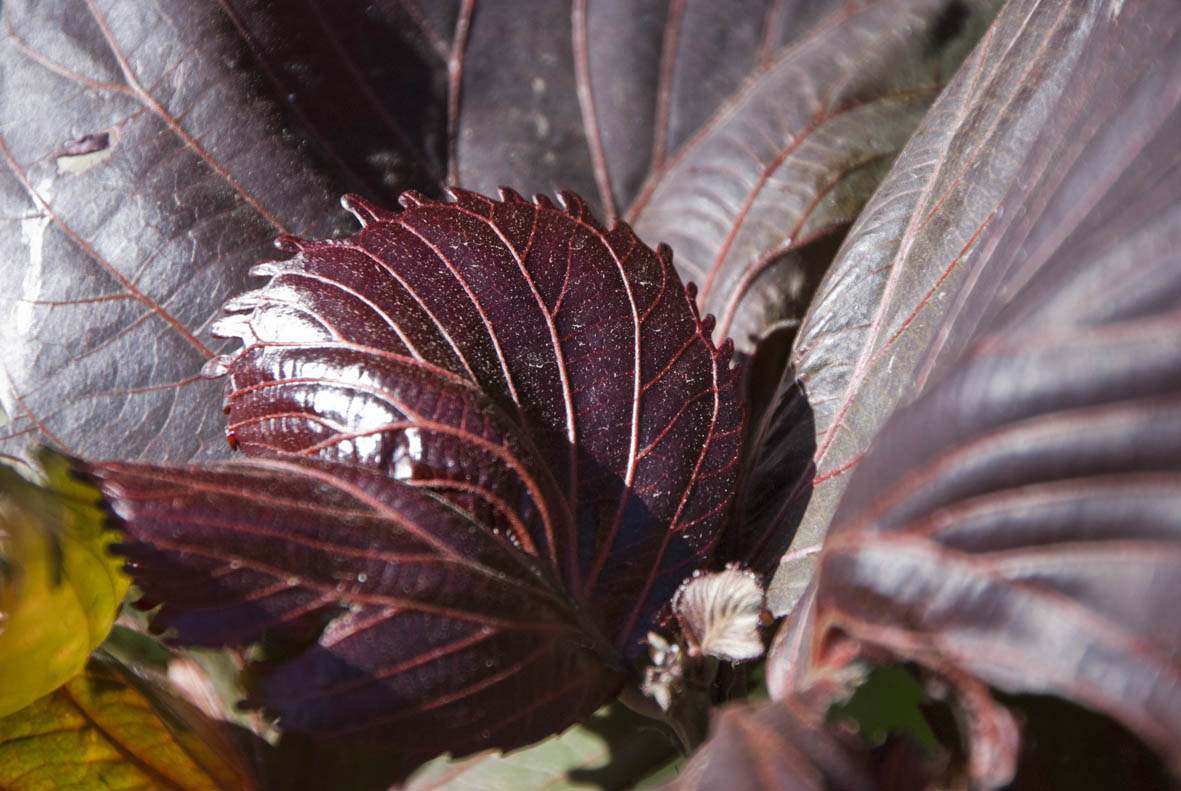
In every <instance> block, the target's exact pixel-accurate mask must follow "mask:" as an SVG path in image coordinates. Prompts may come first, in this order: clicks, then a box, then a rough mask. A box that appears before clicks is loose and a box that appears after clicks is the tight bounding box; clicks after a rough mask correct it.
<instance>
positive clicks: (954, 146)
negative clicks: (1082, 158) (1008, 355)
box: [752, 3, 1146, 613]
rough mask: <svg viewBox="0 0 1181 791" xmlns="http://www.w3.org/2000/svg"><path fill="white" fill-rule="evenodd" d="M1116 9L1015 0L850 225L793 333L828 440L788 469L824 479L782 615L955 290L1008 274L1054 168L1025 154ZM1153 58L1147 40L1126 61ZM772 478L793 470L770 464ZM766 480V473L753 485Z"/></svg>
mask: <svg viewBox="0 0 1181 791" xmlns="http://www.w3.org/2000/svg"><path fill="white" fill-rule="evenodd" d="M1020 7H1021V8H1024V7H1025V6H1020ZM1113 17H1119V14H1118V13H1116V12H1114V11H1112V10H1110V9H1107V8H1106V6H1103V5H1102V4H1094V3H1087V4H1072V3H1064V4H1041V5H1038V6H1036V8H1031V9H1030V11H1029V13H1027V14H1024V13H1017V12H1015V11H1013V10H1012V8H1010V10H1009V11H1008V12H1007V14H1006V15H1005V16H1003V17H1002V18H1001V19H1002V22H1000V23H998V24H997V25H994V27H993V28H992V29H991V30H990V31H989V33H988V34H987V35H986V36H985V37H984V39H983V40H982V42H981V43H980V45H979V46H978V47H977V48H976V50H975V52H974V53H973V54H972V55H971V57H970V58H969V59H968V60H967V61H966V62H965V64H964V66H963V67H962V68H961V69H960V71H959V72H958V73H957V75H956V77H955V79H954V80H952V82H951V83H950V84H949V85H948V87H947V89H946V91H945V92H944V93H943V95H942V96H941V97H940V99H939V101H938V102H937V103H936V104H935V106H934V107H933V108H932V110H931V112H930V113H929V114H928V115H927V116H926V118H925V119H924V121H923V123H922V124H921V125H920V127H919V129H918V131H917V132H916V133H915V135H914V137H913V138H911V140H910V142H909V143H908V144H907V147H906V149H905V150H904V151H903V153H902V155H901V156H900V157H899V159H898V161H897V162H896V164H895V166H894V168H893V170H892V171H891V173H890V175H889V176H888V177H887V178H886V180H885V181H884V182H883V184H882V186H881V188H880V189H879V190H878V192H877V193H876V194H875V196H874V198H873V199H872V200H871V201H870V203H869V204H868V205H867V207H866V209H865V211H864V212H863V213H862V214H861V216H860V217H859V219H858V221H857V223H856V224H855V225H854V227H853V228H852V229H851V230H850V232H849V236H848V238H847V239H846V241H845V243H844V245H843V246H842V249H841V252H840V253H839V255H838V257H837V260H836V261H835V262H834V264H833V268H832V270H831V271H830V272H829V274H828V275H827V276H826V278H825V280H824V281H823V283H822V284H821V286H820V288H819V289H818V292H817V297H816V300H815V301H814V302H813V304H812V305H811V307H810V308H809V312H808V315H807V317H806V318H805V321H804V325H803V327H802V328H801V330H800V332H799V334H798V336H797V337H796V341H795V346H794V349H793V352H792V360H791V361H792V363H793V365H794V367H795V373H796V374H797V375H798V380H799V381H798V383H797V382H796V381H795V380H793V379H790V378H787V379H785V380H784V382H783V384H782V386H781V394H780V396H779V398H780V405H779V409H781V410H782V411H783V412H784V413H786V414H791V412H792V410H791V408H790V402H791V401H794V400H798V399H800V398H805V397H806V398H807V400H808V403H809V404H810V405H811V407H812V408H813V410H814V418H815V424H816V425H815V427H816V451H815V457H814V464H815V469H814V470H813V469H810V468H809V467H808V465H807V464H804V463H802V462H797V463H796V464H795V465H794V469H793V470H792V471H791V475H790V476H789V477H788V483H787V488H788V489H789V490H790V489H793V488H798V487H799V486H800V485H803V483H804V482H805V480H806V478H807V477H808V476H811V478H812V481H813V483H814V488H813V492H812V497H811V500H810V501H809V503H808V506H807V510H806V512H805V514H804V516H803V521H802V523H801V524H800V526H799V528H798V530H797V532H796V534H795V537H794V540H793V543H792V545H791V548H790V551H789V552H788V553H787V555H786V556H785V558H784V562H783V564H782V565H781V566H780V569H779V571H778V572H777V573H776V576H775V578H774V580H773V582H772V585H771V588H770V590H769V596H770V600H771V602H772V607H773V609H774V610H775V611H776V612H780V613H782V612H785V611H786V610H788V609H790V607H791V605H792V604H793V603H794V602H795V601H796V600H797V599H798V597H799V595H800V593H801V592H802V591H803V587H804V585H806V584H807V581H808V579H809V578H810V576H811V574H812V570H813V568H814V564H815V553H816V552H817V551H818V550H819V543H820V541H821V540H822V538H823V536H824V532H825V530H826V529H827V527H828V524H829V522H830V520H831V518H832V514H833V512H834V510H835V509H836V506H837V503H838V501H839V499H840V495H841V492H842V491H843V490H844V487H845V483H846V481H847V480H848V473H849V471H850V470H852V469H853V468H854V467H855V466H856V465H857V463H858V462H859V460H860V459H861V458H862V456H863V454H864V453H865V452H866V450H867V448H868V447H869V444H870V441H871V439H872V438H873V436H874V435H875V433H876V432H877V430H878V429H879V427H880V426H881V425H882V423H883V422H884V421H885V419H886V418H887V417H888V416H889V415H890V413H891V412H892V411H893V410H894V409H895V407H896V406H897V405H898V404H899V403H904V402H906V401H907V400H908V399H911V398H913V397H914V396H915V394H916V393H917V392H918V390H919V388H920V387H921V385H922V383H923V381H924V380H925V379H926V376H927V372H926V371H925V370H922V369H920V361H921V360H922V359H923V355H924V353H925V351H926V349H927V348H928V347H929V346H930V345H931V343H932V340H933V339H934V338H936V335H937V333H938V332H940V329H939V328H940V326H941V321H940V319H941V317H942V316H943V315H944V314H945V313H946V312H948V311H949V310H950V311H952V312H955V311H957V310H959V309H960V307H961V306H960V305H959V304H958V303H956V302H954V301H953V297H954V296H955V294H956V293H957V291H958V290H959V289H960V288H961V286H962V285H963V284H964V283H967V282H984V281H989V282H995V280H991V281H990V280H989V277H988V276H986V275H984V274H983V273H984V271H985V270H984V269H983V268H982V264H983V262H984V261H985V260H986V258H987V254H988V249H989V248H988V245H989V244H991V242H990V241H989V240H990V239H993V238H996V237H995V234H998V233H999V231H998V230H996V229H994V226H997V228H999V225H1000V224H1001V223H1004V224H1008V223H1010V222H1012V221H1013V219H1014V218H1013V212H1014V211H1016V205H1017V204H1016V203H1015V202H1014V199H1013V197H1012V195H1013V194H1014V193H1015V192H1018V191H1020V189H1021V188H1022V185H1028V184H1029V182H1030V181H1031V180H1033V178H1034V175H1033V174H1034V173H1036V172H1041V171H1044V170H1045V169H1046V167H1047V166H1048V165H1049V166H1053V165H1054V163H1053V162H1052V160H1050V159H1049V158H1047V157H1046V154H1045V152H1044V151H1042V152H1041V153H1040V154H1038V156H1039V157H1040V159H1039V162H1040V163H1041V164H1039V165H1038V166H1037V170H1033V169H1031V166H1030V164H1029V163H1028V162H1027V156H1029V154H1030V152H1032V151H1038V150H1041V149H1044V148H1045V146H1046V143H1045V141H1046V140H1047V139H1060V136H1061V135H1062V134H1063V133H1064V130H1066V129H1068V128H1070V125H1071V124H1073V123H1075V121H1074V120H1073V119H1075V117H1076V116H1075V113H1076V111H1077V109H1078V107H1079V106H1081V100H1080V99H1079V98H1078V95H1079V91H1081V90H1082V88H1081V87H1075V86H1077V82H1076V83H1075V86H1071V85H1068V82H1069V81H1070V80H1071V78H1072V77H1073V75H1076V74H1080V73H1082V71H1081V70H1082V69H1083V68H1084V65H1083V64H1084V61H1083V56H1084V54H1085V53H1087V52H1089V51H1091V50H1093V49H1095V48H1101V47H1103V46H1105V44H1104V43H1103V42H1104V41H1105V40H1106V39H1105V38H1104V34H1103V33H1101V32H1100V33H1096V32H1095V31H1096V25H1098V23H1099V21H1100V20H1101V19H1107V20H1108V22H1105V23H1104V26H1103V30H1107V29H1108V26H1109V23H1110V22H1111V21H1112V18H1113ZM1118 21H1119V24H1118V25H1116V27H1123V26H1124V24H1125V23H1124V21H1123V20H1122V19H1119V20H1118ZM1133 24H1134V23H1133ZM1145 62H1146V61H1143V60H1141V59H1140V55H1139V53H1137V55H1136V57H1135V60H1134V61H1133V60H1129V61H1128V67H1127V68H1128V70H1129V72H1128V73H1129V74H1130V73H1131V70H1132V69H1139V68H1142V64H1143V63H1145ZM1076 79H1077V78H1076ZM1125 79H1127V78H1125ZM1087 90H1088V91H1089V92H1091V91H1093V90H1094V88H1093V87H1088V88H1087ZM1103 90H1111V91H1118V90H1119V88H1118V87H1116V84H1115V83H1112V84H1111V85H1110V87H1108V88H1104V89H1103ZM1071 91H1074V92H1075V93H1073V94H1072V93H1071ZM1087 95H1091V94H1090V93H1088V94H1087ZM1139 112H1140V111H1138V110H1136V111H1133V113H1132V114H1133V115H1136V114H1138V113H1139ZM1129 123H1130V124H1135V123H1138V121H1129ZM1113 166H1114V164H1113ZM1083 203H1085V201H1083ZM1083 203H1080V205H1083ZM1010 207H1013V208H1012V209H1011V208H1010ZM940 342H942V341H940ZM785 402H787V403H785ZM774 475H778V476H783V475H784V471H783V470H782V469H781V468H780V469H774V468H766V469H764V471H763V473H762V476H763V477H764V478H766V476H774ZM766 479H767V480H771V478H766ZM762 480H763V478H760V476H759V475H756V476H755V478H754V479H753V484H752V485H753V486H754V487H756V489H757V488H758V487H759V486H760V485H762Z"/></svg>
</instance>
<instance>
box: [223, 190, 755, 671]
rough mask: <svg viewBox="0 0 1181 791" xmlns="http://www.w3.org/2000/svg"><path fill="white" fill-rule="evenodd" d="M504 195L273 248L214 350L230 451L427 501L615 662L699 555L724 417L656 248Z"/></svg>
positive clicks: (581, 216) (698, 325)
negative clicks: (595, 625) (483, 534)
mask: <svg viewBox="0 0 1181 791" xmlns="http://www.w3.org/2000/svg"><path fill="white" fill-rule="evenodd" d="M563 201H564V203H565V204H566V207H565V208H564V209H558V208H557V207H555V206H553V205H552V204H550V203H549V202H548V201H547V200H544V199H541V198H539V199H538V201H537V203H529V202H527V201H524V200H522V199H521V198H520V197H519V196H517V195H516V194H515V193H511V192H507V191H506V192H505V193H504V200H503V201H500V202H498V201H492V200H490V199H488V198H484V197H482V196H479V195H475V194H474V193H468V192H457V200H456V202H455V203H436V202H433V201H426V200H424V199H421V198H419V197H416V196H413V195H408V196H406V197H405V198H404V199H403V203H404V204H405V206H406V209H405V210H404V211H402V212H397V213H394V212H386V211H383V210H381V209H377V208H376V207H373V206H371V205H369V204H367V203H364V202H363V201H360V200H358V199H348V200H347V203H348V205H349V206H350V207H351V208H352V210H353V211H355V212H356V214H357V216H358V218H359V219H360V220H361V221H362V223H363V224H364V225H365V228H364V230H363V231H362V233H361V234H360V235H359V236H357V237H354V238H352V239H350V240H347V241H345V242H337V241H332V242H301V241H297V240H291V241H288V242H287V244H288V245H290V249H292V250H296V251H297V254H296V255H295V256H294V257H293V258H290V259H288V260H286V261H278V262H271V263H267V264H263V265H261V266H260V267H258V268H257V269H256V270H255V271H256V272H257V273H258V274H264V275H270V276H271V277H270V280H269V282H268V283H267V285H265V286H264V287H263V288H261V289H259V290H257V291H254V292H250V293H248V294H246V295H243V296H241V297H238V298H236V299H235V300H233V301H232V302H230V303H229V305H228V306H227V309H228V310H230V311H232V312H233V315H231V316H230V317H229V318H227V319H225V320H223V321H222V322H220V323H219V324H218V325H217V328H216V330H217V332H219V333H221V334H233V335H236V336H238V337H240V338H241V339H242V342H243V350H242V351H241V352H240V353H238V354H235V355H232V356H226V357H223V358H218V359H216V360H215V361H214V362H213V363H212V364H211V366H210V368H209V370H210V371H213V372H221V371H226V370H228V372H229V373H228V376H227V382H226V406H227V411H228V413H229V416H230V417H229V428H228V432H229V436H230V438H231V441H232V442H233V443H235V444H236V445H238V446H239V447H241V448H242V449H243V450H244V451H246V452H247V453H250V454H256V455H273V454H275V453H280V454H296V455H305V456H315V457H319V458H323V459H328V460H333V461H343V462H349V463H356V464H363V465H366V466H370V467H374V468H377V469H380V470H383V471H385V472H386V473H388V474H389V475H391V476H392V477H395V478H400V479H406V480H410V481H412V482H414V484H415V485H417V486H425V487H430V488H432V489H434V490H436V491H438V492H440V493H443V495H444V496H446V497H448V498H449V499H450V500H451V501H452V502H454V503H455V504H456V505H457V506H459V507H461V508H464V509H467V510H470V511H472V512H473V513H475V514H477V515H478V517H479V518H481V519H482V520H484V521H485V522H486V523H487V524H489V526H491V527H492V528H494V529H496V530H502V531H503V532H504V533H505V534H506V535H508V536H509V537H510V538H511V540H513V541H514V542H515V543H516V544H517V545H518V546H519V547H521V548H522V549H524V550H525V551H526V552H528V553H530V554H532V555H534V556H537V557H538V558H540V559H542V560H543V562H544V563H545V567H546V568H547V571H548V572H549V573H550V574H551V575H552V576H553V577H554V578H555V579H557V580H560V581H561V582H562V583H563V585H564V586H565V588H566V589H567V590H569V591H571V592H572V593H573V595H574V596H575V597H576V599H578V600H580V601H585V602H592V601H593V602H594V606H595V610H596V611H598V612H599V613H600V614H601V616H603V617H604V620H603V621H602V622H601V627H602V628H603V631H604V634H607V635H610V636H611V639H612V640H613V641H617V642H618V645H619V647H620V648H621V649H623V650H626V651H628V652H629V654H630V653H632V651H633V649H634V648H635V647H636V646H637V645H638V642H639V640H640V639H641V638H642V636H643V635H644V633H645V632H646V629H647V626H645V625H644V624H645V623H647V622H649V621H650V615H651V613H652V611H653V610H654V609H655V608H657V607H659V606H661V605H662V604H663V603H665V602H667V601H668V599H669V597H670V595H671V592H672V590H674V589H675V587H676V585H678V584H679V583H680V582H681V580H683V579H684V578H685V577H686V576H687V575H688V574H689V573H690V572H692V571H693V570H694V568H695V567H697V566H699V565H700V564H701V558H702V557H703V555H704V553H706V552H707V551H708V549H709V548H710V546H711V545H712V542H713V541H714V540H715V539H716V536H717V533H718V531H719V528H720V526H721V525H722V522H723V519H724V517H725V509H726V506H727V505H728V503H729V498H730V494H731V490H732V487H733V481H734V477H735V471H736V467H737V462H738V452H739V446H740V435H741V424H742V408H741V406H740V405H739V403H738V398H737V395H736V392H735V379H736V376H735V372H734V371H732V370H731V369H730V368H729V366H728V363H727V360H728V356H729V351H728V349H729V346H728V345H726V346H724V347H723V349H722V350H721V351H719V350H717V349H716V348H715V347H714V345H713V343H712V342H711V341H710V339H709V324H708V323H703V322H701V321H700V320H699V319H698V318H697V314H696V309H695V308H694V306H693V303H692V299H691V295H690V294H688V293H687V292H686V291H685V289H684V287H683V286H682V285H681V282H680V279H679V278H678V277H677V274H676V271H675V269H673V267H672V260H671V254H670V252H669V251H668V249H667V248H663V249H662V250H661V251H660V252H659V253H654V252H653V251H652V250H650V249H649V248H647V247H645V246H644V245H643V244H642V243H641V242H640V241H639V240H638V239H636V237H635V236H634V235H633V234H632V233H631V231H630V230H629V229H628V228H627V227H626V226H622V225H620V226H617V227H616V228H614V229H612V230H611V231H607V230H605V229H604V228H602V227H601V226H600V225H599V224H598V223H597V222H595V220H594V219H593V218H592V217H591V216H590V215H589V214H588V213H587V210H586V207H585V206H584V204H583V203H582V201H581V200H580V199H579V198H578V197H577V196H575V195H573V194H571V193H564V194H563Z"/></svg>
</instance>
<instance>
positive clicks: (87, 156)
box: [0, 0, 409, 460]
mask: <svg viewBox="0 0 1181 791" xmlns="http://www.w3.org/2000/svg"><path fill="white" fill-rule="evenodd" d="M211 10H212V6H211V5H210V7H209V8H205V7H202V6H201V4H198V3H188V2H164V3H155V4H152V5H150V6H143V5H142V4H139V3H127V2H122V3H120V2H95V3H90V4H83V3H80V2H65V0H57V1H55V2H35V3H34V2H16V3H5V4H4V7H3V11H2V13H3V21H4V24H5V35H4V39H3V42H2V43H0V64H2V65H0V68H2V69H3V73H4V78H3V80H2V81H0V91H2V92H3V94H2V96H3V98H0V105H2V106H3V107H4V123H3V128H2V129H0V196H2V197H0V201H2V202H0V215H3V216H4V217H5V218H6V220H9V221H8V222H5V223H2V224H0V279H2V280H3V282H4V283H5V285H6V291H5V299H6V300H8V303H7V304H8V305H9V307H10V312H11V316H12V318H11V320H10V321H6V322H4V326H3V329H2V330H0V333H2V334H0V365H2V367H3V374H4V381H3V387H2V388H0V398H2V402H0V403H2V405H3V408H4V411H5V412H6V413H7V414H8V417H9V425H7V426H6V427H5V432H4V433H5V435H6V439H7V441H6V442H5V449H6V450H7V451H9V452H14V453H18V452H22V451H24V450H25V448H26V447H27V446H29V445H31V444H33V441H34V440H36V439H37V438H38V436H40V437H42V438H45V439H47V440H49V441H51V442H53V443H54V444H56V445H58V446H61V447H64V448H68V449H71V450H73V451H74V452H76V453H85V454H88V455H103V456H105V455H119V456H121V457H124V458H134V457H153V458H157V459H170V460H183V459H190V458H194V457H204V458H207V457H210V456H218V455H224V453H225V449H224V443H222V442H221V441H220V438H219V434H220V431H221V428H220V419H219V417H218V415H217V414H216V412H215V411H214V409H215V405H216V398H217V396H216V388H215V387H213V386H211V385H210V384H209V383H202V382H201V381H200V380H199V379H198V378H197V376H196V372H197V371H198V370H199V368H200V366H201V364H202V363H203V362H204V361H205V360H207V359H208V358H209V357H210V356H211V355H212V354H214V353H215V352H216V351H218V350H219V347H218V346H217V345H216V344H215V343H213V342H211V340H210V339H209V337H208V335H207V334H206V333H205V326H206V324H207V322H208V321H209V320H210V319H211V318H212V317H213V316H214V315H215V313H216V310H217V308H218V306H219V305H220V303H221V302H222V301H224V300H225V299H226V298H227V297H228V296H229V295H231V294H233V293H235V292H237V291H240V290H241V289H242V288H244V287H245V286H246V278H245V273H246V269H247V267H248V266H249V264H250V263H252V262H253V261H256V260H258V259H259V258H260V257H261V256H262V255H264V254H265V251H266V249H267V246H268V244H269V243H270V240H271V239H273V238H274V237H275V236H276V235H277V234H279V233H284V232H287V231H288V230H289V229H294V228H298V229H300V230H301V231H304V232H306V233H315V234H322V235H327V234H330V233H333V232H335V231H336V230H337V229H338V228H340V227H343V223H342V217H341V214H340V212H339V211H338V209H337V208H336V207H335V206H334V205H333V200H334V197H335V195H338V194H339V193H340V192H341V191H342V189H343V188H345V187H346V186H348V185H350V184H351V182H350V181H349V180H348V178H347V175H346V174H344V173H341V175H339V176H334V177H327V176H325V175H324V171H323V170H321V169H317V168H314V167H309V166H307V164H308V163H307V162H306V161H305V158H304V157H303V156H302V155H301V152H300V150H299V146H300V141H299V140H297V139H295V138H293V137H292V136H285V135H280V134H277V131H278V127H279V125H280V123H281V121H279V120H278V118H277V115H278V112H279V111H278V108H279V106H281V104H282V103H283V102H285V99H283V98H281V97H277V96H275V95H274V94H267V95H265V96H259V95H256V94H254V93H253V87H252V86H253V82H254V81H253V78H252V77H251V76H250V75H249V74H246V73H244V72H243V71H241V70H240V69H238V68H237V65H238V64H240V63H241V62H243V60H244V59H245V58H248V57H249V53H250V42H249V41H246V40H240V39H235V38H234V30H235V27H234V24H233V22H234V20H233V19H232V14H230V13H228V9H227V10H225V11H223V10H217V11H216V13H211ZM103 140H105V145H102V146H100V145H99V144H98V143H99V142H100V141H103ZM406 186H409V185H406ZM100 426H101V427H102V430H98V428H99V427H100Z"/></svg>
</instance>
